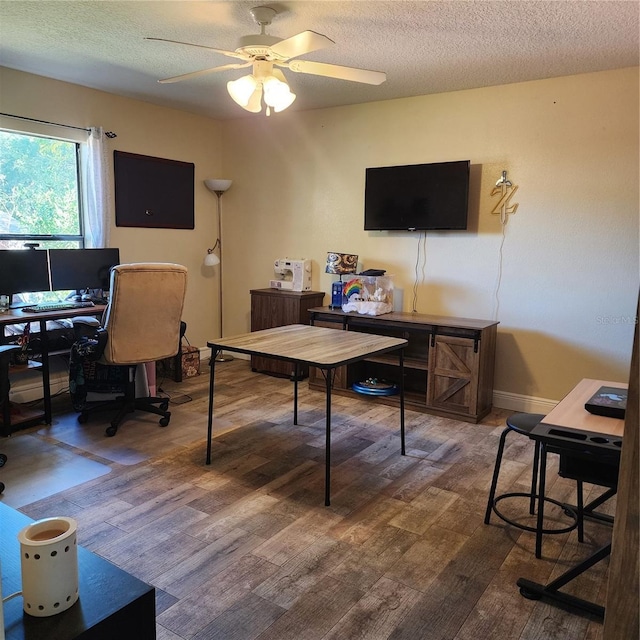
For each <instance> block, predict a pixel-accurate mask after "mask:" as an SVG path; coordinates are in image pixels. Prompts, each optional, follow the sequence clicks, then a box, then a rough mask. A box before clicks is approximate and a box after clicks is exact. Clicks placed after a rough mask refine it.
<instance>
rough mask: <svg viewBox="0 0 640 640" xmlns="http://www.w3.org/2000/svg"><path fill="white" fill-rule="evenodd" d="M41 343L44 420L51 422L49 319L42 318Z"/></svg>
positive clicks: (47, 422)
mask: <svg viewBox="0 0 640 640" xmlns="http://www.w3.org/2000/svg"><path fill="white" fill-rule="evenodd" d="M40 343H41V345H42V356H41V357H42V390H43V392H44V400H43V402H44V421H45V423H46V424H51V386H50V383H51V369H50V368H49V336H48V335H47V321H46V320H44V319H43V320H40Z"/></svg>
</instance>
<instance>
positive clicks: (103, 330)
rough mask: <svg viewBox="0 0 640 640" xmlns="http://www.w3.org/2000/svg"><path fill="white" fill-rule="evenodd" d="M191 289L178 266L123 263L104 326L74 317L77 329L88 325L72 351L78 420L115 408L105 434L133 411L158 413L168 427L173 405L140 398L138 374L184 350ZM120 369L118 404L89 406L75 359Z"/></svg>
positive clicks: (113, 281)
mask: <svg viewBox="0 0 640 640" xmlns="http://www.w3.org/2000/svg"><path fill="white" fill-rule="evenodd" d="M186 287H187V269H186V267H183V266H181V265H178V264H167V263H139V264H121V265H118V266H116V267H113V269H112V271H111V287H110V292H111V298H110V303H109V306H108V307H107V309H106V311H105V315H104V318H103V322H102V326H98V327H95V326H94V327H92V326H90V325H91V324H98V325H99V324H100V323H97V321H96V320H95V318H89V319H86V318H74V319H73V323H74V327H80V326H83V327H85V328H86V327H87V326H88V334H89V335H90V337H87V335H86V331H85V336H84V337H82V338H80V340H79V341H78V342H76V344H74V346H73V347H72V359H73V360H74V362H73V363H70V376H69V377H70V380H69V384H70V392H71V395H72V400H73V402H74V407H75V408H76V409H77V410H79V411H80V415H79V416H78V421H79V422H81V423H83V422H86V420H87V419H88V416H89V414H90V413H92V412H93V411H103V410H106V409H116V410H117V413H116V416H115V417H114V418H113V420H112V421H111V424H110V426H109V427H108V428H107V430H106V432H105V434H106V435H107V436H113V435H115V434H116V432H117V430H118V427H119V425H120V423H121V422H122V421H123V420H124V418H125V416H126V415H127V414H128V413H132V412H133V411H135V410H142V411H147V412H150V413H155V414H157V415H159V416H161V418H160V421H159V423H160V426H163V427H165V426H167V425H168V424H169V419H170V417H171V413H170V412H169V411H167V409H168V406H169V401H168V399H167V398H161V397H148V396H143V397H136V386H135V372H136V368H137V366H138V365H139V364H141V363H145V362H155V361H157V360H164V359H165V358H171V357H173V356H175V354H176V352H177V351H178V350H179V347H180V331H181V316H182V309H183V306H184V297H185V293H186ZM79 355H82V356H83V357H84V358H85V359H86V360H87V361H95V362H96V363H99V364H101V365H108V366H107V367H106V369H113V368H114V367H117V368H118V369H119V370H120V371H122V372H123V375H124V380H123V382H124V387H125V389H124V395H122V396H120V397H118V398H117V399H116V400H114V401H109V402H100V403H97V404H94V405H93V406H91V404H90V403H89V404H87V403H85V402H84V400H83V397H82V396H83V394H84V396H85V398H86V391H87V389H88V388H89V387H88V385H87V386H85V387H84V389H83V388H82V384H83V382H84V371H83V369H82V368H79V367H78V362H77V361H76V360H75V359H76V358H77V356H79Z"/></svg>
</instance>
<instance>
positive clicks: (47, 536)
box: [18, 517, 78, 617]
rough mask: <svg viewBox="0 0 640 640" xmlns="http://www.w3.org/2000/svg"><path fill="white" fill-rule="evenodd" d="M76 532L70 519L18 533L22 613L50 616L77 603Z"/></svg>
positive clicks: (43, 523) (54, 520)
mask: <svg viewBox="0 0 640 640" xmlns="http://www.w3.org/2000/svg"><path fill="white" fill-rule="evenodd" d="M77 529H78V524H77V522H76V521H75V520H74V519H73V518H66V517H56V518H45V519H44V520H38V521H37V522H33V523H32V524H30V525H28V526H26V527H24V529H22V530H21V531H20V532H19V533H18V541H19V542H20V566H21V569H22V600H23V609H24V611H25V613H28V614H29V615H31V616H37V617H46V616H52V615H54V614H56V613H60V612H62V611H66V610H67V609H68V608H69V607H71V606H72V605H73V604H75V602H76V601H77V600H78V544H77V535H76V533H77Z"/></svg>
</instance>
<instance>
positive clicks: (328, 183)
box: [222, 68, 639, 408]
mask: <svg viewBox="0 0 640 640" xmlns="http://www.w3.org/2000/svg"><path fill="white" fill-rule="evenodd" d="M222 138H223V171H224V173H225V174H226V175H228V176H229V177H230V178H233V180H234V186H233V188H232V190H231V191H229V193H228V194H227V195H226V196H225V198H226V199H225V201H224V206H225V210H224V219H225V242H226V247H227V248H228V249H229V251H228V253H227V255H228V260H225V268H226V270H227V271H226V273H228V274H229V285H227V289H226V292H227V293H226V294H225V298H226V306H225V315H226V318H227V320H226V327H228V330H229V331H236V332H240V331H245V330H248V329H249V297H248V290H249V289H251V288H256V287H264V286H267V283H268V281H269V279H270V278H271V277H272V269H271V263H272V261H273V259H274V258H279V257H284V256H288V257H293V258H295V257H305V258H310V259H312V260H313V268H314V273H313V287H314V289H320V290H323V291H325V292H327V294H329V292H330V287H331V280H332V277H331V276H329V275H327V274H325V273H324V272H323V271H324V261H325V259H326V252H327V251H345V252H350V253H357V254H358V255H359V256H360V260H361V262H362V265H363V267H364V268H370V267H379V268H383V269H386V270H387V271H388V273H390V274H393V275H394V276H395V283H396V286H397V287H399V288H400V289H402V290H403V308H404V310H405V311H410V310H412V309H413V308H414V303H413V288H414V283H415V282H416V277H415V268H416V267H415V265H416V259H417V255H418V254H417V251H418V242H419V235H418V234H417V233H408V232H407V233H398V232H395V233H383V232H365V231H363V195H364V176H365V168H366V167H368V166H381V165H394V164H411V163H421V162H438V161H445V160H459V159H470V160H471V163H472V184H471V190H472V195H471V211H470V215H471V225H470V227H471V228H470V230H469V231H468V232H466V233H459V232H456V233H453V232H449V233H442V232H440V233H428V234H427V237H426V242H425V244H424V246H425V249H426V263H425V265H424V268H423V267H422V266H420V268H419V272H418V278H417V280H418V282H417V301H416V303H415V309H416V310H417V311H419V312H423V313H435V314H444V315H453V316H466V317H473V318H497V319H498V320H499V321H500V323H501V324H500V327H499V342H498V359H497V371H496V382H495V389H496V391H497V392H498V393H497V396H501V397H499V398H497V399H498V400H500V401H502V406H510V405H509V402H510V400H511V397H510V395H511V394H516V395H517V396H522V395H524V396H527V397H530V398H542V399H551V400H557V399H559V398H561V397H562V396H563V394H565V393H566V392H567V391H568V390H569V389H570V388H571V387H572V386H573V385H574V384H575V383H576V382H577V381H578V380H579V379H581V378H583V377H594V378H602V379H611V380H626V379H627V377H628V372H629V371H628V368H629V359H630V353H631V343H632V335H633V325H632V317H633V316H634V315H635V305H636V300H637V296H638V280H639V278H638V275H639V274H638V210H639V209H638V69H637V68H633V69H625V70H619V71H612V72H606V73H597V74H589V75H581V76H574V77H567V78H557V79H551V80H543V81H539V82H529V83H523V84H514V85H507V86H500V87H491V88H486V89H478V90H473V91H461V92H456V93H448V94H440V95H434V96H424V97H417V98H408V99H402V100H395V101H388V102H379V103H373V104H368V105H360V106H349V107H343V108H335V109H323V110H318V111H310V112H306V113H294V112H289V113H287V112H283V113H282V114H278V115H275V116H271V117H270V118H266V117H262V116H261V117H250V118H243V119H239V120H236V121H233V122H231V123H228V124H226V125H225V127H224V130H223V134H222ZM503 169H506V170H508V172H509V178H510V179H511V180H512V181H513V182H514V184H516V185H518V186H519V189H518V191H517V193H516V195H515V196H514V198H513V201H514V202H517V203H519V208H518V211H517V213H516V214H515V215H514V216H512V217H511V218H510V219H509V221H508V223H507V225H506V228H505V237H504V244H502V228H501V225H500V222H499V217H498V216H495V215H491V213H490V211H491V210H492V208H493V207H494V205H495V203H496V199H495V198H492V197H491V196H490V193H491V189H492V187H493V186H494V185H495V182H496V180H497V179H498V178H499V177H500V175H501V172H502V170H503ZM501 246H502V249H501ZM501 255H502V260H501ZM501 265H502V269H501ZM500 271H501V272H502V277H501V279H500ZM499 280H500V287H499V291H498V293H497V295H496V290H497V286H498V281H499ZM231 283H232V284H231ZM328 299H329V297H328V295H327V298H326V300H327V303H328ZM519 407H520V405H514V406H513V407H512V408H519Z"/></svg>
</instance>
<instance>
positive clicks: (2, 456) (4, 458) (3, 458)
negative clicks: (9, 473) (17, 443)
mask: <svg viewBox="0 0 640 640" xmlns="http://www.w3.org/2000/svg"><path fill="white" fill-rule="evenodd" d="M6 461H7V456H6V455H5V454H4V453H0V467H4V464H5V462H6Z"/></svg>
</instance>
